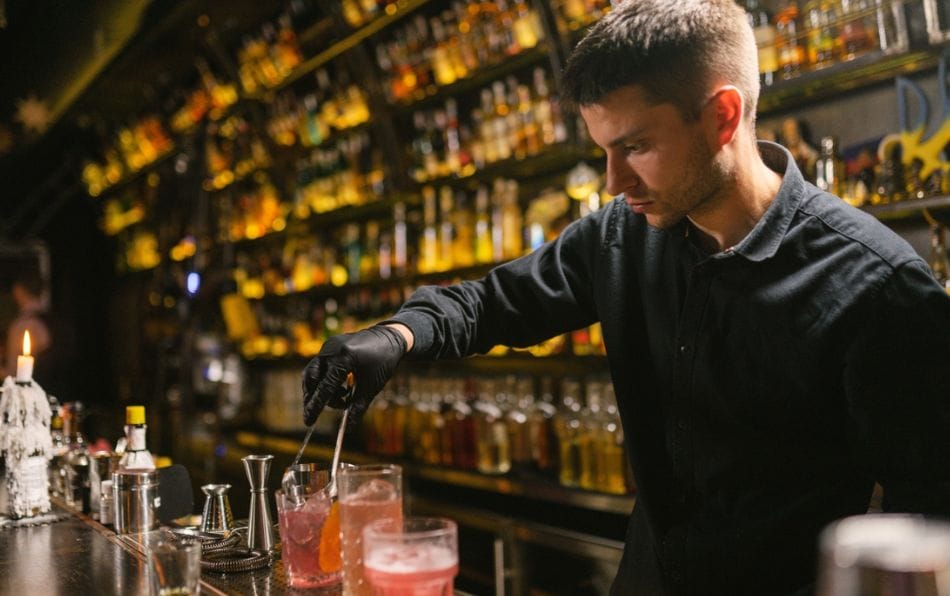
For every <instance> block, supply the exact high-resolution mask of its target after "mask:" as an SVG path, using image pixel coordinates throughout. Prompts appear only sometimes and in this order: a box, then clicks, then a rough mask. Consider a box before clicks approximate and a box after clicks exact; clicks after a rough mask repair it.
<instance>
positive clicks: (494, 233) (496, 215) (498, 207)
mask: <svg viewBox="0 0 950 596" xmlns="http://www.w3.org/2000/svg"><path fill="white" fill-rule="evenodd" d="M506 192H507V184H506V183H505V179H504V178H495V181H494V183H493V184H492V193H491V254H492V260H493V261H494V262H496V263H500V262H501V261H503V260H504V259H505V211H504V207H505V194H506Z"/></svg>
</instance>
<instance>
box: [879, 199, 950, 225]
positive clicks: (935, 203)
mask: <svg viewBox="0 0 950 596" xmlns="http://www.w3.org/2000/svg"><path fill="white" fill-rule="evenodd" d="M947 208H950V196H939V197H927V198H925V199H910V200H906V201H898V202H896V203H885V204H883V205H866V206H864V207H862V208H861V209H863V210H864V211H867V212H868V213H870V214H871V215H873V216H875V217H877V218H878V219H882V220H894V219H908V218H913V217H923V211H924V210H925V209H926V210H944V209H947Z"/></svg>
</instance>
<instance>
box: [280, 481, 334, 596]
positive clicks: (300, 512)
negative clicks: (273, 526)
mask: <svg viewBox="0 0 950 596" xmlns="http://www.w3.org/2000/svg"><path fill="white" fill-rule="evenodd" d="M288 478H289V479H290V480H288ZM284 479H285V481H284V483H283V488H281V489H280V490H277V491H276V493H275V497H276V498H275V500H276V502H277V522H278V528H279V530H280V542H281V559H282V560H283V563H284V572H285V573H286V574H287V583H288V584H289V585H290V586H291V587H293V588H320V587H326V586H332V585H334V584H337V583H339V582H340V578H341V569H342V561H341V558H340V510H339V504H338V503H337V501H336V499H334V498H332V496H331V492H330V486H329V480H330V474H329V470H328V469H327V468H321V467H319V466H317V465H316V464H300V465H298V466H294V468H292V469H291V468H288V471H287V472H286V473H285V475H284ZM285 490H289V491H290V494H287V493H285V492H284V491H285Z"/></svg>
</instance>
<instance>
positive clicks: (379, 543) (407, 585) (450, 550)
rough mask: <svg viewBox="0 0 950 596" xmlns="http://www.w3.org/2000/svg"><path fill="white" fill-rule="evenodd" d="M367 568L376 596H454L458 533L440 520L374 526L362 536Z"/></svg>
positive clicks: (418, 519)
mask: <svg viewBox="0 0 950 596" xmlns="http://www.w3.org/2000/svg"><path fill="white" fill-rule="evenodd" d="M363 564H364V566H365V567H366V579H367V581H369V584H370V585H371V586H372V587H373V594H375V595H376V596H452V593H453V591H454V589H453V582H454V581H455V576H456V575H458V569H459V557H458V529H457V527H456V524H455V522H453V521H452V520H450V519H445V518H440V517H407V518H405V519H403V520H401V521H400V520H385V519H384V520H379V521H375V522H373V523H371V524H369V525H368V526H366V528H365V529H364V530H363Z"/></svg>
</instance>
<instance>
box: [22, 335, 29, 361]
mask: <svg viewBox="0 0 950 596" xmlns="http://www.w3.org/2000/svg"><path fill="white" fill-rule="evenodd" d="M23 355H24V356H29V355H30V332H29V331H24V332H23Z"/></svg>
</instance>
